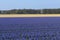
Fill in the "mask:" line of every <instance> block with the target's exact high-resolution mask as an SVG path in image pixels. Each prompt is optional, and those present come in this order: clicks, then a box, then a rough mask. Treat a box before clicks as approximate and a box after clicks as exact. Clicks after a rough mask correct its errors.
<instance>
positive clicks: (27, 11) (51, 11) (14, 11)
mask: <svg viewBox="0 0 60 40" xmlns="http://www.w3.org/2000/svg"><path fill="white" fill-rule="evenodd" d="M0 14H60V9H43V10H41V9H12V10H0Z"/></svg>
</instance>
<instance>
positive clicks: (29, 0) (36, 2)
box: [0, 0, 60, 10]
mask: <svg viewBox="0 0 60 40" xmlns="http://www.w3.org/2000/svg"><path fill="white" fill-rule="evenodd" d="M46 8H48V9H49V8H60V0H0V10H6V9H46Z"/></svg>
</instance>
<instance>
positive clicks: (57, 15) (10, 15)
mask: <svg viewBox="0 0 60 40" xmlns="http://www.w3.org/2000/svg"><path fill="white" fill-rule="evenodd" d="M0 17H60V14H0Z"/></svg>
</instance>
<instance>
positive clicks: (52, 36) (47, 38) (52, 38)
mask: <svg viewBox="0 0 60 40" xmlns="http://www.w3.org/2000/svg"><path fill="white" fill-rule="evenodd" d="M0 40H60V17H18V18H17V17H16V18H0Z"/></svg>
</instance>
